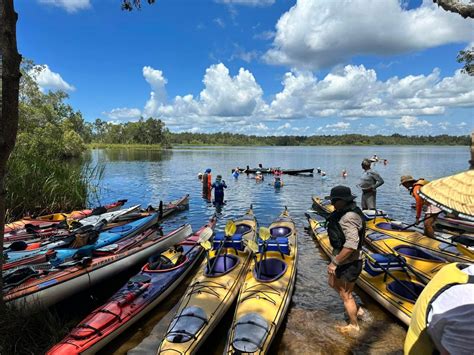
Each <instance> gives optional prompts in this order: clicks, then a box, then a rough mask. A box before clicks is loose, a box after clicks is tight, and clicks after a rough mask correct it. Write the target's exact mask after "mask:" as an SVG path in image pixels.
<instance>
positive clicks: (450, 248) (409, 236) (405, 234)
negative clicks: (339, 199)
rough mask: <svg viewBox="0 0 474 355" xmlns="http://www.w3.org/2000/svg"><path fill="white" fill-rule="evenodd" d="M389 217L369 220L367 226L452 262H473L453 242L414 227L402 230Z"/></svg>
mask: <svg viewBox="0 0 474 355" xmlns="http://www.w3.org/2000/svg"><path fill="white" fill-rule="evenodd" d="M393 222H394V221H392V220H390V219H388V218H375V219H373V220H370V221H367V228H368V229H371V230H373V231H375V232H382V233H384V234H387V235H389V236H391V237H393V238H395V239H398V240H400V241H402V242H404V243H407V244H410V245H415V246H417V247H420V248H423V249H425V250H426V251H428V252H430V253H431V254H434V255H436V256H438V257H440V258H442V259H445V260H447V261H450V262H473V259H472V258H470V257H469V256H468V255H465V254H463V253H462V252H461V251H459V250H458V248H456V245H454V244H452V243H447V242H443V241H441V240H438V239H434V238H429V237H427V236H425V235H423V234H422V233H420V232H418V231H416V230H414V229H406V230H401V229H400V227H399V226H398V224H396V223H393Z"/></svg>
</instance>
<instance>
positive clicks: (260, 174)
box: [255, 171, 263, 182]
mask: <svg viewBox="0 0 474 355" xmlns="http://www.w3.org/2000/svg"><path fill="white" fill-rule="evenodd" d="M255 181H256V182H262V181H263V175H262V173H261V172H260V171H257V175H255Z"/></svg>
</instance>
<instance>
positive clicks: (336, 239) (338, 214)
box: [326, 202, 366, 255]
mask: <svg viewBox="0 0 474 355" xmlns="http://www.w3.org/2000/svg"><path fill="white" fill-rule="evenodd" d="M348 212H355V213H357V214H358V215H359V216H360V219H361V220H362V229H361V230H359V244H358V246H357V249H358V250H359V249H361V248H362V242H363V240H364V237H365V229H366V228H365V217H364V213H363V212H362V210H361V209H360V208H359V207H357V205H356V204H355V203H354V202H352V203H350V204H349V205H348V206H346V207H345V208H343V209H342V210H339V211H334V212H332V213H331V214H330V215H329V216H328V217H327V219H326V222H327V223H326V229H327V231H328V236H329V242H330V243H331V246H332V248H333V253H334V255H337V254H339V252H340V251H341V250H342V247H343V246H344V243H345V242H346V236H345V235H344V231H343V230H342V227H341V225H340V224H339V221H340V220H341V218H342V217H343V216H344V215H345V214H346V213H348Z"/></svg>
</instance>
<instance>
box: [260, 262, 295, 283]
mask: <svg viewBox="0 0 474 355" xmlns="http://www.w3.org/2000/svg"><path fill="white" fill-rule="evenodd" d="M287 269H288V265H287V263H285V262H284V261H283V260H281V259H277V258H268V259H264V260H261V261H259V262H258V263H257V264H256V265H255V268H254V269H253V275H254V277H255V279H256V280H258V281H261V282H273V281H276V280H278V279H279V278H280V277H282V276H283V275H284V274H285V272H286V270H287Z"/></svg>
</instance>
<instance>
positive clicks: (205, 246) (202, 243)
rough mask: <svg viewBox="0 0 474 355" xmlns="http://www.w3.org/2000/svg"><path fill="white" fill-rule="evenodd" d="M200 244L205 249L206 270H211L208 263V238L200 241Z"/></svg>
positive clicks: (209, 247)
mask: <svg viewBox="0 0 474 355" xmlns="http://www.w3.org/2000/svg"><path fill="white" fill-rule="evenodd" d="M200 244H201V246H202V247H203V248H204V250H205V251H206V264H207V269H208V270H211V266H210V264H209V250H211V249H212V244H211V242H210V241H209V240H206V241H204V242H201V243H200Z"/></svg>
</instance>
